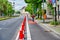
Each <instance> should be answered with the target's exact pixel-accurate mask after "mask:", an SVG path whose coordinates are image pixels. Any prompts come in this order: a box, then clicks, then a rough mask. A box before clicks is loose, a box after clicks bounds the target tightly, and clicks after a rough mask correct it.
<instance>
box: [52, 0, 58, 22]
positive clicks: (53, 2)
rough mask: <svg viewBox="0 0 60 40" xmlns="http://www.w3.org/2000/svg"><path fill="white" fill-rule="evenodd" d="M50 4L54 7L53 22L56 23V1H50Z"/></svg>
mask: <svg viewBox="0 0 60 40" xmlns="http://www.w3.org/2000/svg"><path fill="white" fill-rule="evenodd" d="M52 4H53V7H54V16H55V17H54V21H55V22H57V12H56V0H52Z"/></svg>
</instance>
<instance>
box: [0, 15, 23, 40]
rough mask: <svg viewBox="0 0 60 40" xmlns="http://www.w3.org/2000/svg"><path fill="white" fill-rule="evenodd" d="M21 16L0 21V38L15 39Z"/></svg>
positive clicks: (5, 39) (1, 39)
mask: <svg viewBox="0 0 60 40" xmlns="http://www.w3.org/2000/svg"><path fill="white" fill-rule="evenodd" d="M23 18H24V17H23V16H20V17H16V18H12V19H8V20H4V21H0V40H15V39H16V35H17V30H19V27H20V25H21V23H22V21H23Z"/></svg>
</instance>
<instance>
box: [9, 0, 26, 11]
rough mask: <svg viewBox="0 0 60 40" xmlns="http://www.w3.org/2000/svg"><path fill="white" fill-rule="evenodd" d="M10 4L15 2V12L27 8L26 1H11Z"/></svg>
mask: <svg viewBox="0 0 60 40" xmlns="http://www.w3.org/2000/svg"><path fill="white" fill-rule="evenodd" d="M9 1H10V2H13V1H14V2H15V10H19V9H21V8H22V7H23V6H26V3H25V2H24V0H9Z"/></svg>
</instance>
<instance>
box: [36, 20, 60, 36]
mask: <svg viewBox="0 0 60 40" xmlns="http://www.w3.org/2000/svg"><path fill="white" fill-rule="evenodd" d="M46 21H48V20H46ZM50 21H51V20H50ZM36 22H37V23H38V24H39V25H40V26H43V27H44V28H47V30H50V31H53V32H54V33H55V34H57V35H59V36H60V25H57V26H54V25H50V24H49V23H43V21H42V20H36Z"/></svg>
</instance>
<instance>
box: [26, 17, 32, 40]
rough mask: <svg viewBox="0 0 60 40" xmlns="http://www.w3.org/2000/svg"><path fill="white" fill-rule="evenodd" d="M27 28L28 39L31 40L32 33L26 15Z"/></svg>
mask: <svg viewBox="0 0 60 40" xmlns="http://www.w3.org/2000/svg"><path fill="white" fill-rule="evenodd" d="M26 29H27V40H31V34H30V30H29V25H28V19H27V17H26Z"/></svg>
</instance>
